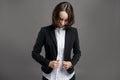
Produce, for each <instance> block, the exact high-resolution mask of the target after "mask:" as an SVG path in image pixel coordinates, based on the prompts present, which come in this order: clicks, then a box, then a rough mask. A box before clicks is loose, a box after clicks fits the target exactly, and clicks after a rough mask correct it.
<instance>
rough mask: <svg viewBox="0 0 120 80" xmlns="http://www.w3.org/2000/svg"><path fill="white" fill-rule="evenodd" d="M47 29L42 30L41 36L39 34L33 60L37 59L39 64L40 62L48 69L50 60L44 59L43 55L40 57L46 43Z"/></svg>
mask: <svg viewBox="0 0 120 80" xmlns="http://www.w3.org/2000/svg"><path fill="white" fill-rule="evenodd" d="M44 39H45V29H44V28H41V30H40V32H39V34H38V37H37V40H36V43H35V45H34V47H33V51H32V57H33V59H35V60H36V61H37V62H39V63H40V64H41V65H42V66H44V67H46V68H48V65H49V62H50V61H49V60H47V59H46V58H44V57H43V56H42V55H40V53H41V49H42V46H43V45H44V43H45V40H44Z"/></svg>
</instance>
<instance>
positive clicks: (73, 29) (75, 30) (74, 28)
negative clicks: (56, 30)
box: [69, 27, 77, 32]
mask: <svg viewBox="0 0 120 80" xmlns="http://www.w3.org/2000/svg"><path fill="white" fill-rule="evenodd" d="M69 30H71V31H73V32H77V28H76V27H70V28H69Z"/></svg>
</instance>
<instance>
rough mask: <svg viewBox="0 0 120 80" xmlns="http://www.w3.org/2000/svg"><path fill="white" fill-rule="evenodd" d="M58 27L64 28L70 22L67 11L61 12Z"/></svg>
mask: <svg viewBox="0 0 120 80" xmlns="http://www.w3.org/2000/svg"><path fill="white" fill-rule="evenodd" d="M59 17H60V18H59V20H58V27H60V28H62V27H65V25H66V24H67V23H68V14H67V13H66V12H65V11H61V12H60V13H59Z"/></svg>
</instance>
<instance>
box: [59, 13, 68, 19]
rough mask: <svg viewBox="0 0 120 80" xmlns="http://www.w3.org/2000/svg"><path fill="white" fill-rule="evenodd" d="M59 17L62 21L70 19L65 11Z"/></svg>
mask: <svg viewBox="0 0 120 80" xmlns="http://www.w3.org/2000/svg"><path fill="white" fill-rule="evenodd" d="M59 16H60V18H62V19H68V14H67V12H65V11H60V13H59Z"/></svg>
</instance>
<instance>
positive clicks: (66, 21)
mask: <svg viewBox="0 0 120 80" xmlns="http://www.w3.org/2000/svg"><path fill="white" fill-rule="evenodd" d="M73 23H74V12H73V8H72V5H71V4H70V3H69V2H61V3H59V4H58V5H57V6H56V7H55V9H54V11H53V15H52V24H51V25H49V26H46V27H42V28H41V30H40V32H39V34H38V37H37V40H36V43H35V45H34V48H33V51H32V57H33V58H34V59H35V60H36V61H37V62H39V63H40V64H41V65H42V67H41V69H42V71H43V78H42V80H61V79H62V80H75V71H74V66H75V65H76V63H77V62H78V60H79V58H80V56H81V51H80V47H79V38H78V32H77V29H76V28H73V27H71V26H72V25H73ZM43 46H44V49H45V57H43V56H42V55H40V53H41V49H42V47H43ZM72 49H73V56H72V57H71V50H72Z"/></svg>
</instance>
